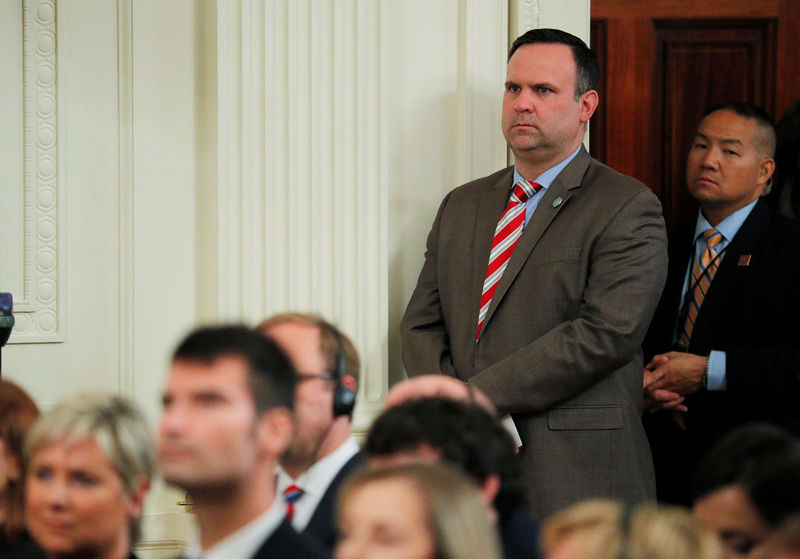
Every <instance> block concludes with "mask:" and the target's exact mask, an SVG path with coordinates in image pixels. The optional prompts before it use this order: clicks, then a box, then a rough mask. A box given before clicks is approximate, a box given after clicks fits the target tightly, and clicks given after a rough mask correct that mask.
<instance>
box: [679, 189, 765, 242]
mask: <svg viewBox="0 0 800 559" xmlns="http://www.w3.org/2000/svg"><path fill="white" fill-rule="evenodd" d="M757 203H758V200H757V199H756V200H755V201H754V202H750V203H749V204H747V205H746V206H744V207H743V208H739V209H738V210H736V211H735V212H733V213H732V214H731V215H729V216H728V217H726V218H725V219H723V220H722V221H721V222H720V223H719V224H717V227H716V229H717V231H719V232H720V233H722V237H723V238H724V239H725V240H726V241H727V242H731V241H732V240H733V238H734V237H735V236H736V233H738V232H739V229H741V227H742V225H743V224H744V222H745V220H747V218H748V216H749V215H750V212H752V211H753V208H754V207H755V205H756V204H757ZM712 227H713V225H711V224H710V223H709V222H708V220H707V219H706V216H704V215H703V211H702V210H700V211H698V212H697V224H696V225H695V227H694V242H697V239H699V238H700V237H701V236H702V235H703V233H704V232H706V231H708V230H709V229H711V228H712Z"/></svg>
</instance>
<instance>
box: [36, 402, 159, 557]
mask: <svg viewBox="0 0 800 559" xmlns="http://www.w3.org/2000/svg"><path fill="white" fill-rule="evenodd" d="M25 460H26V465H27V469H26V486H25V489H26V502H25V520H26V522H27V526H28V531H29V532H30V534H31V536H32V537H33V538H34V539H35V540H36V542H37V543H38V544H39V545H40V546H41V547H42V548H43V549H44V551H45V553H46V554H47V556H48V557H49V558H50V559H60V558H66V557H82V558H95V559H126V558H129V557H133V554H132V552H131V549H132V547H133V544H134V543H135V542H136V540H137V538H138V536H139V517H140V515H141V512H142V507H143V504H144V497H145V494H146V493H147V490H148V488H149V486H150V478H151V476H152V475H153V471H154V456H153V442H152V438H151V432H150V429H149V427H148V425H147V423H146V421H145V419H144V416H143V415H142V413H141V412H140V411H139V410H138V409H137V408H136V407H135V406H134V405H133V404H132V403H131V402H129V401H128V400H126V399H124V398H120V397H118V396H110V395H109V396H105V395H84V396H77V397H74V398H70V399H69V400H65V401H63V402H62V403H61V404H59V405H57V406H56V407H55V408H53V409H52V410H51V411H50V412H48V413H45V414H44V415H43V416H42V417H41V418H40V419H39V421H37V422H36V424H35V425H34V426H33V428H32V429H31V431H30V432H29V434H28V438H27V440H26V442H25Z"/></svg>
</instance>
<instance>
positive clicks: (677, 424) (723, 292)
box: [645, 103, 800, 504]
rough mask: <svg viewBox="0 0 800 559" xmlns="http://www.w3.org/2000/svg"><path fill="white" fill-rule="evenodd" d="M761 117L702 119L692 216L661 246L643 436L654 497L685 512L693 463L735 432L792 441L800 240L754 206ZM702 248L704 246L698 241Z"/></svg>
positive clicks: (762, 146) (744, 113)
mask: <svg viewBox="0 0 800 559" xmlns="http://www.w3.org/2000/svg"><path fill="white" fill-rule="evenodd" d="M774 149H775V133H774V129H773V126H772V122H771V120H770V118H769V115H767V114H766V113H765V112H764V111H763V110H762V109H760V108H759V107H755V106H753V105H749V104H744V103H734V104H728V105H722V106H717V107H714V108H712V109H710V110H709V111H708V112H707V114H706V116H705V118H704V119H703V120H702V122H701V123H700V125H699V127H698V130H697V135H696V136H695V138H694V141H693V144H692V148H691V150H690V152H689V157H688V162H687V166H686V180H687V185H688V188H689V192H690V193H691V194H692V196H693V197H694V198H696V199H697V200H698V201H700V204H701V208H700V212H699V214H698V217H697V223H696V226H695V228H694V229H693V230H691V231H688V232H684V233H682V234H677V235H675V236H673V237H672V238H671V242H670V268H669V275H668V279H667V286H666V288H665V290H664V294H663V296H662V298H661V301H660V303H659V306H658V310H657V312H656V315H655V318H654V320H653V323H652V325H651V327H650V330H649V332H648V335H647V338H646V341H645V355H646V356H652V359H650V361H649V363H648V365H647V366H646V369H645V388H646V393H647V394H646V397H647V399H648V407H650V408H651V411H654V412H658V413H654V414H652V415H649V414H646V416H647V417H646V418H645V422H646V424H647V430H648V436H649V438H650V443H651V446H652V449H653V456H654V460H655V463H656V474H657V485H658V492H659V498H661V499H663V500H667V501H672V502H677V503H684V504H686V503H688V502H689V494H688V491H689V481H690V477H691V473H692V471H693V469H694V467H695V464H696V463H697V460H698V459H699V458H700V456H702V454H704V453H705V452H706V451H707V450H708V449H709V448H710V446H711V445H713V444H714V443H715V442H716V441H717V440H718V439H719V438H720V437H722V436H723V435H725V434H726V433H728V432H729V431H731V430H732V429H733V428H734V427H736V426H738V425H741V424H743V423H746V422H749V421H754V420H760V421H769V422H772V423H776V424H778V425H782V426H783V427H785V428H787V429H789V430H790V431H793V432H794V433H800V407H798V405H797V402H798V397H800V351H799V350H798V347H800V346H798V339H800V320H798V315H800V290H798V285H800V232H798V227H797V223H796V222H795V221H794V220H790V219H788V218H784V217H781V216H778V215H776V214H773V212H772V211H771V210H770V209H769V207H768V206H767V204H766V203H765V202H764V201H763V200H761V199H760V197H761V196H762V195H763V194H765V193H766V190H767V189H768V185H769V181H770V177H771V176H772V173H773V170H774V168H775V163H774V161H773V159H772V154H773V153H774ZM706 239H708V240H706Z"/></svg>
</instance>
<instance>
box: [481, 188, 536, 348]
mask: <svg viewBox="0 0 800 559" xmlns="http://www.w3.org/2000/svg"><path fill="white" fill-rule="evenodd" d="M541 188H542V185H540V184H538V183H535V182H534V183H530V182H528V181H526V180H524V179H523V180H521V181H519V182H518V183H517V184H515V185H514V189H513V190H512V192H511V198H510V199H509V200H508V205H507V206H506V209H505V211H504V212H503V215H501V216H500V221H499V222H498V223H497V228H496V229H495V231H494V239H493V240H492V251H491V252H490V253H489V266H488V267H487V268H486V279H485V280H483V292H482V294H481V308H480V311H478V334H477V336H476V337H475V339H476V340H478V339H479V338H480V337H481V328H483V321H484V320H485V319H486V312H487V311H488V310H489V304H490V303H491V302H492V297H493V296H494V292H495V291H496V290H497V284H498V283H500V278H501V277H503V272H504V271H505V269H506V266H507V265H508V261H509V260H510V259H511V253H513V252H514V248H515V247H516V246H517V243H518V242H519V238H520V237H521V236H522V227H523V225H524V224H525V202H526V200H527V199H528V198H530V197H531V196H533V195H534V194H536V193H537V192H538V191H539V189H541Z"/></svg>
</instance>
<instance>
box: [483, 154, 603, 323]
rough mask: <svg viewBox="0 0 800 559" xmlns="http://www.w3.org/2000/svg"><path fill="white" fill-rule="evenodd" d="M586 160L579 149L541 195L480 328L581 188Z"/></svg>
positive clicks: (487, 320)
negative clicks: (540, 241) (545, 234)
mask: <svg viewBox="0 0 800 559" xmlns="http://www.w3.org/2000/svg"><path fill="white" fill-rule="evenodd" d="M590 159H591V158H590V157H589V154H588V153H586V150H585V149H584V148H583V147H581V150H580V151H579V152H578V155H576V156H575V158H574V159H573V160H572V161H570V162H569V165H567V166H566V167H565V168H564V170H563V171H561V173H559V175H558V176H557V177H556V179H555V180H554V181H553V183H552V184H551V185H550V187H549V188H548V189H547V190H546V191H545V193H544V196H542V199H541V200H540V201H539V205H538V206H537V207H536V211H535V212H534V214H533V217H531V220H530V221H529V222H528V225H527V226H526V227H525V230H524V231H523V232H522V237H520V240H519V244H517V248H515V249H514V253H513V254H512V255H511V259H510V260H509V261H508V266H507V267H506V270H505V272H503V277H501V278H500V282H499V283H498V284H497V291H495V293H494V296H493V297H492V302H491V303H490V305H489V310H488V311H487V313H486V319H485V320H484V326H483V327H484V328H486V327H487V325H488V323H489V321H490V320H491V318H492V315H493V314H494V311H495V309H497V307H498V305H499V304H500V301H502V300H503V297H504V296H505V294H506V293H507V292H508V289H509V287H511V284H512V283H513V282H514V279H515V278H516V277H517V274H519V272H520V271H521V270H522V267H523V266H524V265H525V262H526V261H527V260H528V257H529V256H530V255H531V252H533V249H534V247H535V246H536V245H537V244H538V242H539V240H540V239H541V238H542V235H544V232H545V231H546V230H547V228H548V227H549V225H550V223H551V222H552V221H553V220H554V219H555V218H556V216H557V215H558V214H559V213H560V212H561V210H562V209H563V208H564V207H566V206H567V204H568V202H569V199H570V198H571V197H572V194H573V193H574V191H575V189H576V188H578V187H579V186H580V185H581V180H582V179H583V176H584V175H585V174H586V169H587V168H588V167H589V161H590ZM512 176H513V175H512ZM559 198H560V201H558V202H556V200H557V199H559ZM501 212H502V210H501ZM497 219H499V215H498V218H496V219H495V221H494V226H496V225H497ZM494 226H493V227H494ZM491 236H494V229H492V232H491V234H490V239H489V246H491ZM488 254H489V252H488V250H487V251H486V255H487V256H486V259H487V262H488V258H489V257H488ZM485 275H486V265H485V264H484V269H483V276H484V277H485ZM482 284H483V278H481V285H482ZM478 300H479V301H480V291H479V294H478ZM477 320H478V313H477V311H476V312H475V322H476V323H477Z"/></svg>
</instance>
